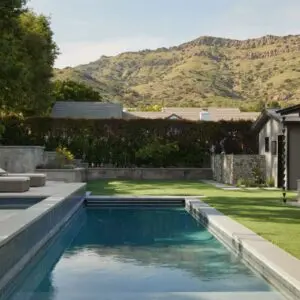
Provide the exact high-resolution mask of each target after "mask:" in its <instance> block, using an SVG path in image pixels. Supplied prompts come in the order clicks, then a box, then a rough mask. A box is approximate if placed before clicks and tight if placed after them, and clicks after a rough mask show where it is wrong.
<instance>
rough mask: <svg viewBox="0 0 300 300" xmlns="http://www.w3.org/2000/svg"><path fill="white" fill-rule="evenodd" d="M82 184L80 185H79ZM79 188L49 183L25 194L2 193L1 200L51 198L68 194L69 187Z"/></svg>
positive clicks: (71, 184)
mask: <svg viewBox="0 0 300 300" xmlns="http://www.w3.org/2000/svg"><path fill="white" fill-rule="evenodd" d="M79 184H80V183H79ZM74 186H78V183H64V182H59V181H47V182H46V185H45V186H42V187H31V188H30V190H29V191H27V192H24V193H0V199H1V198H46V197H50V196H55V195H60V194H66V193H68V189H69V187H71V188H72V187H74Z"/></svg>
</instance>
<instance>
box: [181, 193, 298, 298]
mask: <svg viewBox="0 0 300 300" xmlns="http://www.w3.org/2000/svg"><path fill="white" fill-rule="evenodd" d="M186 208H187V210H188V211H189V212H190V213H191V214H192V215H193V216H194V217H195V218H196V219H198V220H199V221H200V222H201V223H203V224H204V225H205V226H206V227H207V228H208V230H210V231H211V232H212V233H213V234H214V235H215V236H216V237H217V238H218V239H219V240H221V241H222V242H223V243H224V244H225V245H226V246H228V247H229V248H230V249H231V250H233V251H234V252H235V253H236V254H237V255H239V256H240V257H241V258H242V259H243V260H244V261H245V262H246V263H248V264H249V265H250V266H251V267H252V268H254V269H255V270H256V271H257V272H258V273H259V274H260V275H262V276H263V277H264V278H265V279H266V280H268V281H269V282H270V283H271V284H273V285H274V286H275V287H276V288H277V289H278V290H280V291H281V292H282V293H283V295H285V296H286V297H288V298H289V299H300V260H298V259H297V258H295V257H294V256H292V255H290V254H289V253H287V252H285V251H284V250H282V249H280V248H279V247H277V246H276V245H274V244H272V243H271V242H269V241H267V240H265V239H263V238H262V237H261V236H259V235H257V234H256V233H254V232H253V231H251V230H249V229H248V228H246V227H245V226H243V225H241V224H239V223H238V222H236V221H234V220H233V219H231V218H229V217H227V216H225V215H224V214H222V213H221V212H219V211H217V210H216V209H214V208H212V207H210V206H209V205H207V204H206V203H204V202H202V201H200V200H199V199H195V198H194V199H193V198H186Z"/></svg>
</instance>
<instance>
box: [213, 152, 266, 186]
mask: <svg viewBox="0 0 300 300" xmlns="http://www.w3.org/2000/svg"><path fill="white" fill-rule="evenodd" d="M212 161H213V164H212V168H213V178H214V180H216V181H218V182H222V183H226V184H233V185H234V184H236V183H237V182H238V180H239V179H247V180H253V181H254V174H253V169H254V168H255V167H258V168H259V169H260V173H261V175H262V177H263V178H262V179H263V180H265V179H266V177H265V173H266V170H265V168H266V163H265V157H264V156H263V155H214V156H213V158H212Z"/></svg>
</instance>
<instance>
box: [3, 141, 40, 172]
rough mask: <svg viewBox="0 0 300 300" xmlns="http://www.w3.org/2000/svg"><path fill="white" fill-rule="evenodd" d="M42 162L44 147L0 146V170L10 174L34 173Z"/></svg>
mask: <svg viewBox="0 0 300 300" xmlns="http://www.w3.org/2000/svg"><path fill="white" fill-rule="evenodd" d="M43 160H44V147H40V146H0V168H2V169H4V170H6V171H8V172H11V173H26V172H27V173H30V172H34V170H35V168H36V166H37V165H39V164H41V163H42V162H43Z"/></svg>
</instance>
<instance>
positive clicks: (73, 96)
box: [53, 80, 102, 101]
mask: <svg viewBox="0 0 300 300" xmlns="http://www.w3.org/2000/svg"><path fill="white" fill-rule="evenodd" d="M53 98H54V99H55V100H56V101H101V100H102V97H101V95H100V94H99V93H98V92H97V91H95V90H93V89H92V88H91V87H89V86H86V85H85V84H82V83H78V82H75V81H72V80H66V81H60V80H57V81H55V82H54V83H53Z"/></svg>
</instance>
